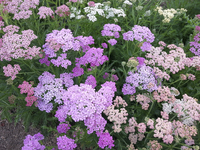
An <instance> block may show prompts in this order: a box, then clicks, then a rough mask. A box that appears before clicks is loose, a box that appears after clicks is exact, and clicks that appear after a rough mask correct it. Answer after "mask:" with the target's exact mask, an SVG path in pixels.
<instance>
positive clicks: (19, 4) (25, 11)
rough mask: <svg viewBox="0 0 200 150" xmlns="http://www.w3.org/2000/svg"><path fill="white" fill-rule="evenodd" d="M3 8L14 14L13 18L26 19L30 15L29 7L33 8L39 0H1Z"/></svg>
mask: <svg viewBox="0 0 200 150" xmlns="http://www.w3.org/2000/svg"><path fill="white" fill-rule="evenodd" d="M3 4H4V9H5V10H7V11H8V12H9V13H12V14H14V17H13V19H17V20H19V19H27V18H29V17H30V16H31V15H32V11H31V10H30V9H31V8H33V9H35V8H36V6H37V5H39V0H24V1H21V0H15V1H7V0H4V1H3Z"/></svg>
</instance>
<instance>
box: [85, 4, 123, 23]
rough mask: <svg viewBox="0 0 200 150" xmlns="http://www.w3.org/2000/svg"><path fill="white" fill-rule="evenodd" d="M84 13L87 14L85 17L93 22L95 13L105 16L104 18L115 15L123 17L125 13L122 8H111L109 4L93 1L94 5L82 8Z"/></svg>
mask: <svg viewBox="0 0 200 150" xmlns="http://www.w3.org/2000/svg"><path fill="white" fill-rule="evenodd" d="M84 11H85V13H86V14H87V17H88V19H89V20H90V21H92V22H95V21H97V17H96V15H97V14H98V15H100V16H102V17H105V18H106V19H108V18H111V17H115V15H117V16H118V17H121V16H122V17H125V16H126V14H125V12H124V10H123V9H122V8H118V9H116V8H112V7H110V6H109V5H106V4H105V3H103V4H101V3H95V5H92V7H91V6H88V7H85V8H84Z"/></svg>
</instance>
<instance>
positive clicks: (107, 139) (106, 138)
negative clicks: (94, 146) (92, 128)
mask: <svg viewBox="0 0 200 150" xmlns="http://www.w3.org/2000/svg"><path fill="white" fill-rule="evenodd" d="M97 136H98V137H99V141H98V145H99V147H101V148H102V149H104V148H105V147H106V146H108V148H110V149H111V148H112V147H114V146H115V145H114V144H113V143H114V140H113V138H112V136H111V135H110V134H109V133H108V132H97Z"/></svg>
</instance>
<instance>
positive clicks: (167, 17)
mask: <svg viewBox="0 0 200 150" xmlns="http://www.w3.org/2000/svg"><path fill="white" fill-rule="evenodd" d="M155 11H158V13H159V14H160V15H163V16H164V19H163V20H162V22H163V23H169V22H170V21H171V19H172V18H174V17H176V16H178V15H181V14H183V13H185V12H187V10H186V9H184V8H181V9H177V10H175V9H174V8H171V9H164V10H163V8H162V7H159V6H158V7H157V8H156V9H155ZM175 15H176V16H175Z"/></svg>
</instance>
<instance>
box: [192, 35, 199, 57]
mask: <svg viewBox="0 0 200 150" xmlns="http://www.w3.org/2000/svg"><path fill="white" fill-rule="evenodd" d="M199 41H200V33H197V34H196V35H195V36H194V41H193V42H190V46H191V48H190V51H191V52H192V53H194V54H195V55H197V56H200V43H199Z"/></svg>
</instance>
